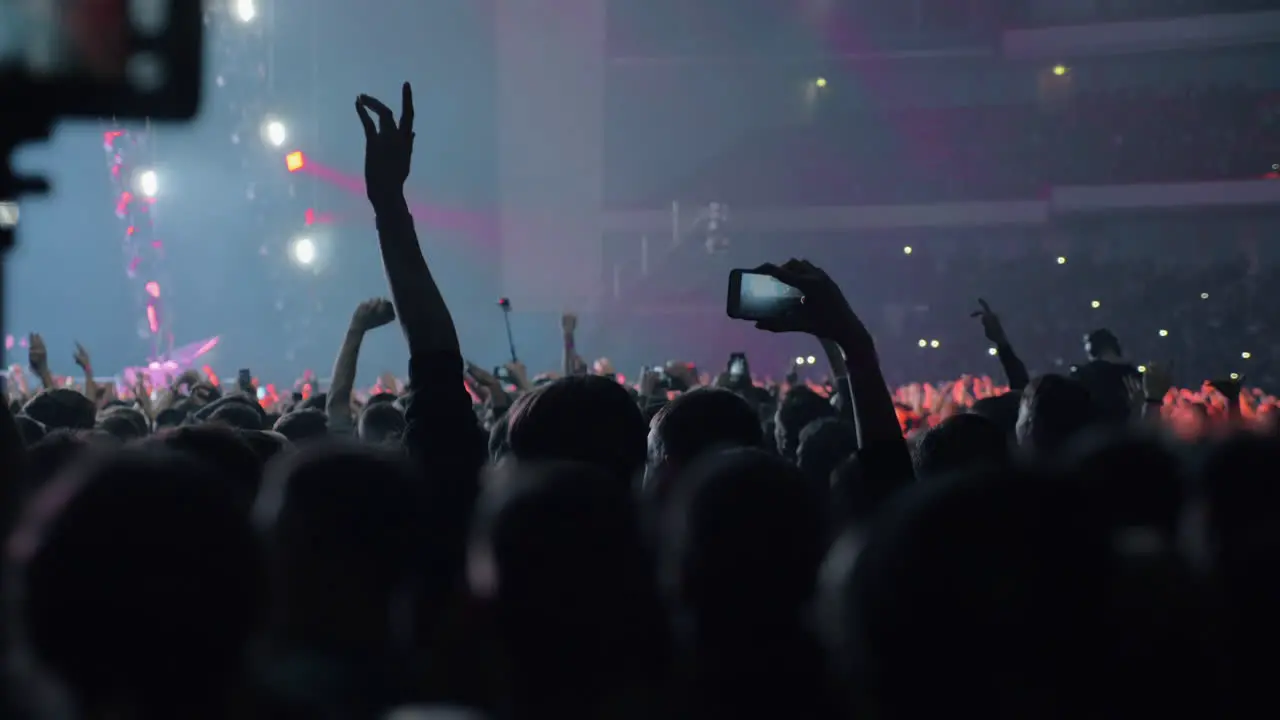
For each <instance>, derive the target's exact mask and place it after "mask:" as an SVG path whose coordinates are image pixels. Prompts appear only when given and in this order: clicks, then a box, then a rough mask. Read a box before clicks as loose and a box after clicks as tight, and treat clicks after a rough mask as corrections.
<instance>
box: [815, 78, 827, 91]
mask: <svg viewBox="0 0 1280 720" xmlns="http://www.w3.org/2000/svg"><path fill="white" fill-rule="evenodd" d="M813 84H814V85H817V86H818V87H820V88H824V87H826V86H827V79H826V78H824V77H820V78H818V79H816V80H814V81H813Z"/></svg>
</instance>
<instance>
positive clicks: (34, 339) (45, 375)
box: [27, 333, 57, 390]
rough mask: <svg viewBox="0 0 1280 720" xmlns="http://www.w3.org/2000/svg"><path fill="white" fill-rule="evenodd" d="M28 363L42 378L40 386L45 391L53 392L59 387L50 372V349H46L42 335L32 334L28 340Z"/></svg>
mask: <svg viewBox="0 0 1280 720" xmlns="http://www.w3.org/2000/svg"><path fill="white" fill-rule="evenodd" d="M27 363H28V364H30V365H31V371H32V372H34V373H35V374H36V375H37V376H38V377H39V378H40V384H41V385H43V386H44V389H45V390H52V389H53V388H54V387H56V386H57V383H55V382H54V380H53V373H51V372H49V348H47V347H45V344H44V338H42V337H40V333H31V337H29V338H27Z"/></svg>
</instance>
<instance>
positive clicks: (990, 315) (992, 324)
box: [969, 298, 1009, 345]
mask: <svg viewBox="0 0 1280 720" xmlns="http://www.w3.org/2000/svg"><path fill="white" fill-rule="evenodd" d="M978 307H979V308H980V309H978V310H975V311H974V312H971V313H969V317H976V318H981V319H982V332H983V333H985V334H986V336H987V339H988V340H990V341H991V342H993V343H995V344H996V345H1008V344H1009V338H1008V337H1007V336H1006V335H1005V334H1004V326H1003V325H1001V324H1000V316H999V315H996V314H995V311H993V310H992V309H991V306H990V305H988V304H987V301H986V300H983V299H982V298H978Z"/></svg>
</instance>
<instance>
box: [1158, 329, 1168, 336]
mask: <svg viewBox="0 0 1280 720" xmlns="http://www.w3.org/2000/svg"><path fill="white" fill-rule="evenodd" d="M1160 337H1169V331H1168V330H1161V331H1160Z"/></svg>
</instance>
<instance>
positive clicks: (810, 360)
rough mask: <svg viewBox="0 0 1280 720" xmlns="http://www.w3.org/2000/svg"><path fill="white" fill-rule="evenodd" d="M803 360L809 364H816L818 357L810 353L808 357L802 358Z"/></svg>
mask: <svg viewBox="0 0 1280 720" xmlns="http://www.w3.org/2000/svg"><path fill="white" fill-rule="evenodd" d="M804 361H805V362H807V363H809V364H810V365H817V364H818V359H817V358H815V357H814V356H812V355H810V356H809V357H807V358H805V359H804Z"/></svg>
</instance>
